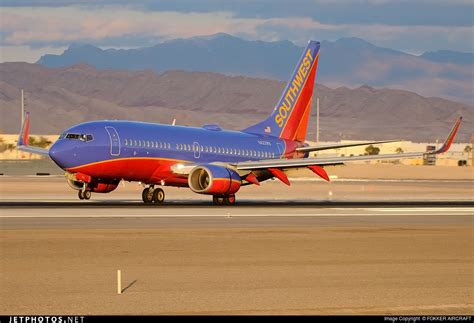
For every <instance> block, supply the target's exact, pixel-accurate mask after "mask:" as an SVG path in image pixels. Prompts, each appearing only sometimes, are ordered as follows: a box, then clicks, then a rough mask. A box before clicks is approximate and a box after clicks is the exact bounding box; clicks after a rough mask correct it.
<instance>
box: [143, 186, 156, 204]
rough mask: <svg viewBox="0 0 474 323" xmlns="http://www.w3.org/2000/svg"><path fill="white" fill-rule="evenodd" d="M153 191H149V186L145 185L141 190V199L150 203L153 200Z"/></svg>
mask: <svg viewBox="0 0 474 323" xmlns="http://www.w3.org/2000/svg"><path fill="white" fill-rule="evenodd" d="M153 195H154V194H153V191H151V192H150V188H149V187H147V188H145V189H144V190H143V192H142V200H143V202H145V203H151V202H153Z"/></svg>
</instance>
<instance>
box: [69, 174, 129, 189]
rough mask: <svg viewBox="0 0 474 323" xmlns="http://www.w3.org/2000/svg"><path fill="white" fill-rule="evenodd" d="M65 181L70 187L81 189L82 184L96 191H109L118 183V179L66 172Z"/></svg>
mask: <svg viewBox="0 0 474 323" xmlns="http://www.w3.org/2000/svg"><path fill="white" fill-rule="evenodd" d="M65 176H66V181H67V183H68V184H69V186H70V187H71V188H72V189H75V190H82V189H83V188H84V185H86V186H87V188H88V189H89V190H90V191H92V192H96V193H109V192H112V191H113V190H115V189H116V188H117V186H118V184H119V183H120V180H118V179H106V178H93V177H91V176H89V175H86V174H82V173H66V174H65Z"/></svg>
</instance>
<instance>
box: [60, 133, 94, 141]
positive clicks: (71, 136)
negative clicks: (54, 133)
mask: <svg viewBox="0 0 474 323" xmlns="http://www.w3.org/2000/svg"><path fill="white" fill-rule="evenodd" d="M65 138H66V139H73V140H81V141H91V140H93V139H94V137H92V135H85V134H78V133H68V134H66V137H65Z"/></svg>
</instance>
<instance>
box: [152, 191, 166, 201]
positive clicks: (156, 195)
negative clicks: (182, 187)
mask: <svg viewBox="0 0 474 323" xmlns="http://www.w3.org/2000/svg"><path fill="white" fill-rule="evenodd" d="M164 200H165V192H164V191H163V190H162V189H161V188H156V189H155V190H154V191H153V202H154V203H155V204H163V201H164Z"/></svg>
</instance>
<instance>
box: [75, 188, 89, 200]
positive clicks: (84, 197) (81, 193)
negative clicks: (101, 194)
mask: <svg viewBox="0 0 474 323" xmlns="http://www.w3.org/2000/svg"><path fill="white" fill-rule="evenodd" d="M77 195H78V196H79V199H80V200H90V198H91V196H92V192H91V191H90V190H85V191H83V190H79V191H77Z"/></svg>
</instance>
